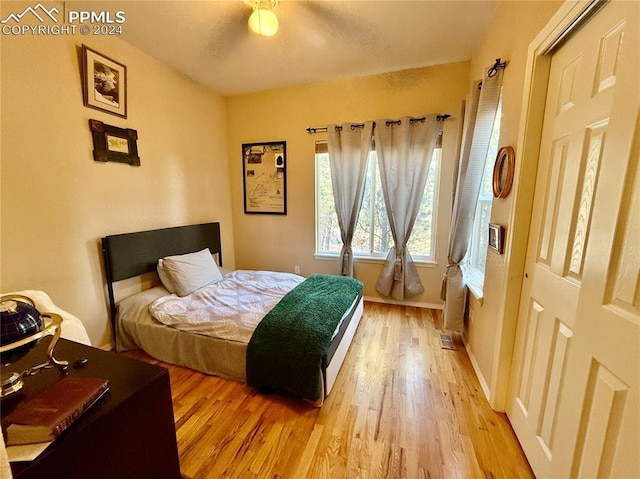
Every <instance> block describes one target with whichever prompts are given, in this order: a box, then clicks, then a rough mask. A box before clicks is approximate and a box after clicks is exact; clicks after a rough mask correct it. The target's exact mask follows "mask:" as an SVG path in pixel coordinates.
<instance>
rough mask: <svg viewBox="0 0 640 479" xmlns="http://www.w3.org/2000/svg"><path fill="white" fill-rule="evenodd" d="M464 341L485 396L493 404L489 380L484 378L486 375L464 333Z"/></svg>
mask: <svg viewBox="0 0 640 479" xmlns="http://www.w3.org/2000/svg"><path fill="white" fill-rule="evenodd" d="M462 342H463V343H464V348H465V349H466V350H467V355H468V356H469V359H470V360H471V365H472V366H473V370H474V371H475V373H476V377H477V378H478V382H479V383H480V387H481V388H482V392H483V393H484V396H485V397H486V398H487V401H489V404H491V400H490V399H489V398H490V397H491V389H490V388H489V385H488V384H487V381H486V380H485V379H484V376H483V375H482V371H481V370H480V366H478V362H477V361H476V357H475V356H474V355H473V351H472V350H471V349H469V344H468V343H467V338H466V337H465V336H464V334H463V335H462Z"/></svg>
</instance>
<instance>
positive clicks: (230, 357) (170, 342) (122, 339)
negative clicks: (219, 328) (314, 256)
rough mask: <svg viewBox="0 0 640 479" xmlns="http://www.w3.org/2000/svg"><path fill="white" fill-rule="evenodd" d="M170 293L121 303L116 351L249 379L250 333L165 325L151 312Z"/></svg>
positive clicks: (339, 331) (340, 329)
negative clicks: (140, 353) (213, 332)
mask: <svg viewBox="0 0 640 479" xmlns="http://www.w3.org/2000/svg"><path fill="white" fill-rule="evenodd" d="M226 276H227V275H225V277H226ZM171 296H174V297H175V295H171V294H170V293H169V292H168V291H167V290H166V289H165V288H164V287H162V286H156V287H154V288H151V289H149V290H146V291H143V292H141V293H138V294H135V295H133V296H130V297H128V298H125V299H123V300H121V301H120V302H118V304H117V311H118V315H117V319H116V327H117V328H118V332H117V335H116V338H117V344H116V346H117V350H118V351H127V350H132V349H138V348H139V349H142V350H144V351H145V352H146V353H147V354H149V355H150V356H153V357H155V358H156V359H159V360H161V361H164V362H168V363H171V364H177V365H181V366H185V367H189V368H191V369H194V370H197V371H200V372H203V373H206V374H212V375H216V376H220V377H223V378H227V379H234V380H238V381H243V382H244V381H246V349H247V343H248V340H249V339H250V336H246V337H244V338H241V337H238V336H237V335H233V334H231V335H226V337H216V336H215V335H211V334H209V332H206V334H203V333H201V332H194V331H183V330H180V329H177V328H175V327H173V326H169V325H166V324H162V323H161V322H160V321H158V320H156V319H155V318H154V317H153V316H152V315H151V313H150V306H151V305H152V304H154V303H158V302H160V303H161V302H163V301H166V300H167V298H170V297H171ZM162 298H164V300H163V299H162ZM359 299H360V298H358V299H356V300H355V301H354V303H353V304H352V305H351V308H349V310H348V311H346V312H345V314H344V315H343V317H342V320H341V321H340V323H339V324H338V326H337V327H336V331H335V333H334V343H335V344H332V348H331V350H330V354H332V353H333V351H334V350H335V347H336V346H337V343H338V342H339V341H340V339H341V337H342V333H343V331H344V330H345V327H346V325H347V323H348V319H350V318H351V316H352V314H353V310H355V308H356V306H357V304H358V301H359ZM223 336H225V335H223ZM230 338H232V339H230ZM329 359H330V356H329Z"/></svg>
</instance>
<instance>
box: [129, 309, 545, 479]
mask: <svg viewBox="0 0 640 479" xmlns="http://www.w3.org/2000/svg"><path fill="white" fill-rule="evenodd" d="M441 326H442V319H441V313H440V312H439V311H434V310H427V309H417V308H412V307H404V306H393V305H384V304H378V303H366V304H365V309H364V316H363V318H362V321H361V322H360V326H359V327H358V331H357V333H356V337H355V339H354V342H353V344H352V346H351V349H350V351H349V353H348V355H347V358H346V360H345V363H344V364H343V366H342V369H341V371H340V374H339V376H338V379H337V381H336V384H335V386H334V389H333V391H332V393H331V394H330V396H329V398H328V399H327V401H326V402H325V404H324V405H323V407H322V408H314V407H312V406H311V405H308V404H306V403H303V402H296V401H293V400H290V399H287V398H284V397H280V396H277V395H262V394H259V393H257V392H256V391H255V390H253V389H252V388H250V387H248V386H247V385H246V384H243V383H239V382H234V381H228V380H224V379H220V378H217V377H213V376H207V375H204V374H201V373H197V372H194V371H192V370H189V369H186V368H182V367H178V366H173V365H169V364H165V363H162V362H159V361H156V360H154V359H152V358H150V357H149V356H147V355H145V354H144V353H142V352H140V351H134V352H130V353H126V354H127V355H128V356H132V357H136V358H138V359H142V360H146V361H149V362H153V363H156V364H161V365H164V366H165V367H167V368H168V369H169V371H170V375H171V387H172V394H173V407H174V415H175V421H176V431H177V437H178V449H179V453H180V463H181V471H182V477H183V478H184V479H201V478H222V477H234V478H235V477H238V478H268V477H270V478H273V477H278V478H365V479H373V478H405V477H406V478H432V479H437V478H447V479H448V478H527V477H534V476H533V473H532V471H531V469H530V468H529V465H528V463H527V461H526V459H525V457H524V454H523V453H522V450H521V449H520V447H519V445H518V442H517V440H516V438H515V435H514V434H513V431H512V429H511V427H510V425H509V422H508V421H507V419H506V417H505V415H504V414H499V413H496V412H495V411H493V410H492V409H491V408H490V407H489V405H488V403H487V401H486V400H485V398H484V395H483V393H482V390H481V389H480V385H479V383H478V380H477V378H476V376H475V374H474V372H473V368H472V366H471V363H470V361H469V357H468V356H467V353H466V351H465V349H464V346H463V345H462V343H461V341H460V340H459V339H456V338H454V339H455V346H456V350H447V349H442V348H441V343H440V336H439V329H440V328H441Z"/></svg>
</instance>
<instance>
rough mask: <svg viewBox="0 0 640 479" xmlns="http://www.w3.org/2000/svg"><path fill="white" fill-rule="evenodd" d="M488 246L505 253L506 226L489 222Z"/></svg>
mask: <svg viewBox="0 0 640 479" xmlns="http://www.w3.org/2000/svg"><path fill="white" fill-rule="evenodd" d="M488 246H489V248H491V249H492V250H494V251H496V252H497V253H499V254H502V253H504V226H502V225H497V224H493V223H489V240H488Z"/></svg>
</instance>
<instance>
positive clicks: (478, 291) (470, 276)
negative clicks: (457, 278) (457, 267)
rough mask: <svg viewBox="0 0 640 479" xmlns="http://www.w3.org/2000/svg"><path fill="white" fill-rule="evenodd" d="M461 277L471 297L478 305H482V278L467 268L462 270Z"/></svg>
mask: <svg viewBox="0 0 640 479" xmlns="http://www.w3.org/2000/svg"><path fill="white" fill-rule="evenodd" d="M462 277H463V278H464V282H465V284H466V285H467V288H469V291H471V294H472V295H473V297H474V298H475V299H476V301H478V303H480V304H482V303H483V302H484V293H483V291H482V288H483V286H484V277H483V276H481V275H480V273H479V272H477V271H475V270H472V269H470V268H467V267H463V268H462Z"/></svg>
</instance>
